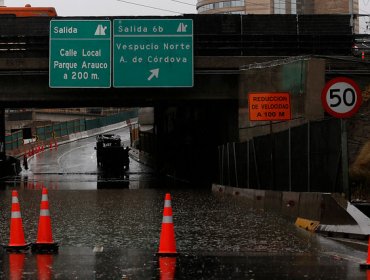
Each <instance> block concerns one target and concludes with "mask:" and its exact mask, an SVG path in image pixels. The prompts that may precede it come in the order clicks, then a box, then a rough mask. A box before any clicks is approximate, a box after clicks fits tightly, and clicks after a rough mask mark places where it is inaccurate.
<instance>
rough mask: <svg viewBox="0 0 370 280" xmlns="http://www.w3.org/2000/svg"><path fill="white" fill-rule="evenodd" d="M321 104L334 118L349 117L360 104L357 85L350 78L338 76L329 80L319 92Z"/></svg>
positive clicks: (359, 92)
mask: <svg viewBox="0 0 370 280" xmlns="http://www.w3.org/2000/svg"><path fill="white" fill-rule="evenodd" d="M321 101H322V105H323V107H324V109H325V111H326V112H328V113H329V114H330V115H332V116H334V117H336V118H349V117H351V116H353V115H354V114H355V113H356V112H357V111H358V109H359V108H360V106H361V102H362V95H361V91H360V88H359V86H358V85H357V84H356V83H355V82H354V81H353V80H351V79H348V78H345V77H338V78H334V79H332V80H330V81H329V82H328V83H327V84H326V85H325V87H324V89H323V90H322V92H321Z"/></svg>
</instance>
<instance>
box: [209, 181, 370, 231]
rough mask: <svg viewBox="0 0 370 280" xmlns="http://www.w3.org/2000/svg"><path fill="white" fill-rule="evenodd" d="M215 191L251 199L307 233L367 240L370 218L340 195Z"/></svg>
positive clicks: (224, 188)
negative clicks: (292, 222)
mask: <svg viewBox="0 0 370 280" xmlns="http://www.w3.org/2000/svg"><path fill="white" fill-rule="evenodd" d="M212 191H213V192H218V193H222V194H226V195H237V196H242V197H245V198H246V199H248V200H249V201H251V202H252V203H253V206H254V207H256V208H264V209H266V210H273V211H279V212H280V213H281V214H282V215H283V216H285V217H287V218H293V219H294V220H295V221H296V222H295V224H296V225H297V226H299V227H302V228H304V229H306V230H310V231H316V232H320V233H323V234H327V235H340V236H342V237H354V238H368V236H369V235H370V219H369V217H367V216H366V215H365V214H363V213H362V212H361V211H360V210H359V209H357V208H356V207H355V206H354V205H352V204H351V203H350V202H348V201H347V200H345V199H344V198H343V197H342V196H341V195H340V194H336V193H333V194H331V193H319V192H312V193H308V192H301V193H300V192H281V191H270V190H256V189H243V188H235V187H229V186H223V185H217V184H214V185H213V186H212Z"/></svg>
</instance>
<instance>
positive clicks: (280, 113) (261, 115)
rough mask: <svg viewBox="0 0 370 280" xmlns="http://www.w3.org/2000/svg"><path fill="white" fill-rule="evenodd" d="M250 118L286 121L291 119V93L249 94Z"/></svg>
mask: <svg viewBox="0 0 370 280" xmlns="http://www.w3.org/2000/svg"><path fill="white" fill-rule="evenodd" d="M248 104H249V120H251V121H286V120H290V119H291V110H290V94H289V93H287V92H276V93H275V92H253V93H249V94H248Z"/></svg>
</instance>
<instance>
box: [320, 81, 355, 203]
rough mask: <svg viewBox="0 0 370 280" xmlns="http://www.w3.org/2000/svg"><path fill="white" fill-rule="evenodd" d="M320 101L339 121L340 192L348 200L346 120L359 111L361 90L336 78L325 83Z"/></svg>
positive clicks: (349, 191)
mask: <svg viewBox="0 0 370 280" xmlns="http://www.w3.org/2000/svg"><path fill="white" fill-rule="evenodd" d="M321 101H322V105H323V107H324V109H325V111H326V112H327V113H329V114H330V115H332V116H333V117H336V118H340V119H341V122H340V126H341V151H342V181H343V182H342V191H343V193H344V194H345V195H346V197H347V199H348V200H350V199H351V190H350V188H349V176H348V139H347V138H348V136H347V120H346V119H347V118H350V117H352V116H353V115H354V114H356V113H357V111H358V110H359V109H360V106H361V103H362V95H361V90H360V88H359V86H358V85H357V84H356V83H355V81H353V80H351V79H349V78H346V77H337V78H334V79H332V80H330V81H329V82H327V84H326V85H325V87H324V88H323V90H322V92H321Z"/></svg>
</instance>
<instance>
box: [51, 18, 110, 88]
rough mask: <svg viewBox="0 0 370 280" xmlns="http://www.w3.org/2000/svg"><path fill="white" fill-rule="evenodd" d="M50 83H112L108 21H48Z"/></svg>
mask: <svg viewBox="0 0 370 280" xmlns="http://www.w3.org/2000/svg"><path fill="white" fill-rule="evenodd" d="M49 86H50V87H52V88H108V87H110V86H111V22H110V20H51V21H50V59H49Z"/></svg>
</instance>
